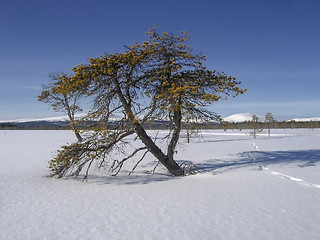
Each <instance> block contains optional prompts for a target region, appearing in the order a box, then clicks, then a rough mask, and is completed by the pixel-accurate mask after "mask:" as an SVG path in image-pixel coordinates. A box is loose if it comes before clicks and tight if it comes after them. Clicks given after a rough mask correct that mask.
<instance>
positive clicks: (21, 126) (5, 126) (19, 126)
mask: <svg viewBox="0 0 320 240" xmlns="http://www.w3.org/2000/svg"><path fill="white" fill-rule="evenodd" d="M169 124H170V123H169V122H166V121H156V122H154V123H148V124H146V129H149V130H152V129H166V128H167V127H168V125H169ZM116 125H117V123H116V122H114V123H111V124H110V129H112V128H113V127H114V126H116ZM88 127H90V126H86V128H88ZM183 128H185V129H186V128H188V129H224V130H227V129H239V130H242V129H252V128H253V126H252V124H251V121H247V122H241V123H231V122H221V123H216V122H206V123H184V124H183ZM254 128H259V129H279V128H310V129H316V128H320V121H307V122H306V121H303V122H297V121H281V122H277V121H273V122H271V123H270V122H257V123H255V126H254ZM0 130H71V127H70V125H69V124H68V122H65V121H63V122H45V121H43V122H26V123H0Z"/></svg>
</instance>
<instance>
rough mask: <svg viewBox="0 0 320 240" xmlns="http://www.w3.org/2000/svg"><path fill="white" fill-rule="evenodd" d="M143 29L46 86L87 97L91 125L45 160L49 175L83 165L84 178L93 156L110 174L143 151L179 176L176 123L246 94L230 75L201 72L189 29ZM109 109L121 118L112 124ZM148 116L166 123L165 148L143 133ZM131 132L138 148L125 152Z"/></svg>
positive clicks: (66, 173) (67, 173) (63, 173)
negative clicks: (137, 37) (136, 39)
mask: <svg viewBox="0 0 320 240" xmlns="http://www.w3.org/2000/svg"><path fill="white" fill-rule="evenodd" d="M147 34H148V40H147V41H145V42H143V43H142V44H139V43H135V44H133V45H131V46H127V47H126V51H125V52H123V53H114V54H105V55H103V56H101V57H97V58H91V59H89V63H88V64H86V65H83V64H81V65H78V66H76V67H74V68H73V69H72V70H73V74H72V75H71V76H70V77H67V76H65V75H64V76H63V78H62V79H61V80H60V81H58V82H57V84H56V85H54V86H53V89H54V91H53V92H54V94H59V96H73V97H75V96H77V97H78V96H81V97H90V99H91V100H92V99H93V101H92V103H93V105H92V108H91V111H90V112H89V113H88V115H87V117H86V119H88V120H90V119H94V120H95V122H96V124H95V127H94V128H91V129H90V131H88V132H86V134H84V135H83V136H85V139H83V141H82V142H78V143H74V144H71V145H66V146H63V147H62V149H61V150H59V151H58V154H57V156H56V157H55V158H54V159H52V161H51V162H50V165H49V168H50V170H51V173H52V176H56V177H68V176H78V175H79V173H80V172H81V171H82V169H83V167H85V166H86V169H87V170H86V172H85V173H86V174H85V178H86V177H87V176H88V171H89V169H90V167H91V166H92V163H93V162H94V161H96V163H97V164H94V165H96V166H98V167H106V166H108V168H109V170H110V171H111V172H113V173H114V175H116V174H117V173H118V172H119V171H120V170H121V168H122V166H123V164H124V163H125V162H126V161H127V160H128V159H132V158H133V157H134V156H136V155H137V154H141V155H142V156H141V158H140V159H139V160H138V161H137V164H138V163H140V162H141V161H142V160H143V159H144V157H145V156H146V154H148V153H150V154H152V155H153V156H154V157H155V158H156V159H157V160H158V161H159V162H160V163H162V164H163V166H165V167H166V168H167V169H168V170H169V172H171V173H172V174H173V175H174V176H183V175H184V170H183V169H182V168H181V166H180V165H178V164H177V162H176V161H175V160H174V155H175V153H176V150H175V149H176V146H177V144H178V141H179V138H180V132H181V129H182V123H183V121H184V120H185V119H186V118H188V120H190V121H194V120H196V119H200V120H201V121H207V120H210V119H212V120H213V119H216V118H217V117H218V115H217V114H215V113H212V112H210V111H208V109H207V106H209V105H210V104H212V103H214V102H216V101H218V100H220V99H226V98H227V97H229V96H233V97H235V96H237V95H239V94H243V93H244V92H245V91H246V89H240V88H239V87H238V85H239V84H240V82H238V81H236V78H235V77H232V76H227V75H226V74H225V73H217V72H216V71H215V70H208V69H206V67H205V66H204V65H203V63H204V61H205V57H204V56H203V55H202V54H195V53H193V51H192V49H191V48H190V47H189V46H187V45H186V44H185V42H186V41H188V40H189V38H190V37H189V34H188V33H186V32H181V33H180V35H174V34H173V33H165V32H164V33H162V34H158V33H157V32H156V29H155V28H153V29H150V30H149V31H148V32H147ZM51 91H52V89H50V90H49V94H51ZM45 99H46V98H45ZM64 103H65V102H64ZM63 107H65V105H63ZM114 114H117V115H121V116H122V119H121V120H120V121H118V123H117V125H116V126H113V127H112V129H111V128H110V125H109V123H110V119H111V118H112V116H114ZM155 120H166V121H168V120H169V122H170V124H168V128H169V129H168V130H169V134H168V135H167V137H166V139H167V141H166V143H167V145H166V146H165V147H162V148H160V146H158V145H157V142H156V139H153V138H152V137H151V136H150V135H148V133H147V132H146V123H148V122H152V121H155ZM130 135H134V136H136V138H137V139H140V140H141V144H142V146H141V147H139V148H136V149H134V150H133V151H132V152H131V153H125V156H124V155H123V153H124V152H123V147H124V145H125V144H127V143H128V140H127V137H128V136H130ZM119 156H123V158H122V157H119ZM135 167H136V166H135ZM135 167H134V168H135ZM133 170H134V169H133Z"/></svg>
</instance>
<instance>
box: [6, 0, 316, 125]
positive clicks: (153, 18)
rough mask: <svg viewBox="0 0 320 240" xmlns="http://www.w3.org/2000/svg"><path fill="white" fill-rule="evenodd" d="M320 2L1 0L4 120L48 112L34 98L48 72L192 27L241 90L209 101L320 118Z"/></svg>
mask: <svg viewBox="0 0 320 240" xmlns="http://www.w3.org/2000/svg"><path fill="white" fill-rule="evenodd" d="M319 12H320V1H316V0H314V1H313V0H291V1H290V0H252V1H249V0H241V1H238V0H233V1H232V0H221V1H218V0H208V1H204V0H197V1H189V0H184V1H174V0H170V1H168V0H161V1H160V0H159V1H152V0H147V1H139V0H136V1H132V0H117V1H107V0H105V1H102V0H90V1H84V0H76V1H72V0H63V1H61V0H55V1H45V0H41V1H34V0H30V1H24V0H12V1H1V2H0V82H1V87H0V120H10V119H17V118H28V117H30V118H34V117H51V116H58V115H61V113H55V112H53V111H52V110H51V109H50V108H49V106H47V105H46V104H44V103H41V102H37V96H38V95H39V94H40V92H41V89H42V86H43V85H45V84H47V83H48V81H49V77H48V74H49V73H53V72H70V70H71V68H72V67H73V66H76V65H78V64H80V63H85V62H86V60H87V59H88V58H89V57H96V56H100V55H102V54H104V53H105V52H119V51H123V50H124V48H123V46H124V45H128V44H131V43H133V42H135V41H136V42H141V41H144V40H145V39H146V34H145V32H146V31H147V30H148V29H149V28H151V27H152V26H153V25H154V24H155V25H157V27H158V30H159V31H160V32H161V31H165V32H174V33H178V32H179V31H180V30H184V31H188V32H189V33H190V34H191V41H190V43H189V44H190V45H191V47H192V48H193V49H194V51H195V52H202V53H203V54H205V55H206V56H207V62H206V65H207V67H208V68H209V69H216V70H217V71H219V72H221V71H224V72H226V73H227V74H230V75H234V76H236V77H237V79H238V80H240V81H242V86H243V87H244V88H248V91H247V93H246V94H245V95H242V96H240V97H237V98H235V99H232V100H230V101H224V102H219V103H216V104H214V105H213V106H212V107H211V108H210V109H211V110H213V111H215V112H217V113H218V114H220V115H222V116H223V117H226V116H229V115H231V114H235V113H246V112H250V113H253V114H257V115H263V116H264V115H265V114H266V113H267V112H272V113H273V115H274V116H275V118H276V119H278V120H284V119H291V118H296V117H320V107H319V106H320V95H319V89H320V81H319V80H320V31H319V26H320V14H319Z"/></svg>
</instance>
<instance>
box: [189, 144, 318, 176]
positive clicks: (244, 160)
mask: <svg viewBox="0 0 320 240" xmlns="http://www.w3.org/2000/svg"><path fill="white" fill-rule="evenodd" d="M236 156H237V158H236V159H235V160H225V161H221V160H208V161H206V162H204V163H196V164H195V170H196V171H199V172H202V171H217V170H218V171H219V170H220V169H221V170H223V171H227V169H238V168H242V167H247V166H252V165H262V166H266V165H270V164H280V165H283V164H290V163H295V164H297V166H298V167H311V166H315V165H316V163H318V162H320V150H319V149H311V150H296V151H272V152H264V151H251V152H243V153H240V154H237V155H236Z"/></svg>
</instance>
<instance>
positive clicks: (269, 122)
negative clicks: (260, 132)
mask: <svg viewBox="0 0 320 240" xmlns="http://www.w3.org/2000/svg"><path fill="white" fill-rule="evenodd" d="M264 121H265V123H266V125H267V128H268V137H270V132H271V131H270V129H271V126H272V123H274V122H275V120H274V117H273V115H272V113H271V112H268V113H267V114H266V117H265V120H264Z"/></svg>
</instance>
